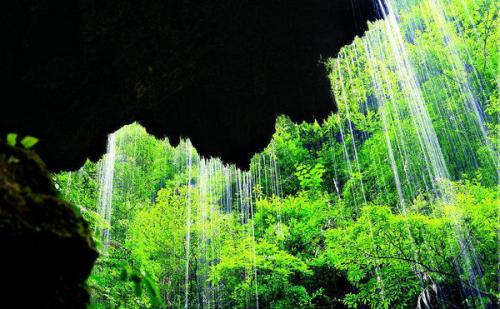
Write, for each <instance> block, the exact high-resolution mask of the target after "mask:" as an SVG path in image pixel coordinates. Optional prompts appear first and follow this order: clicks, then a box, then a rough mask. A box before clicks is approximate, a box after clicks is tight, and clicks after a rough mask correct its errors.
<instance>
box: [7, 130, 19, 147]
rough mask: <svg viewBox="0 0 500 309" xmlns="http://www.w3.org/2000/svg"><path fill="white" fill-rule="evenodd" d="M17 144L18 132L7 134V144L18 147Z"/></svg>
mask: <svg viewBox="0 0 500 309" xmlns="http://www.w3.org/2000/svg"><path fill="white" fill-rule="evenodd" d="M16 144H17V134H16V133H9V134H7V145H9V146H11V147H16Z"/></svg>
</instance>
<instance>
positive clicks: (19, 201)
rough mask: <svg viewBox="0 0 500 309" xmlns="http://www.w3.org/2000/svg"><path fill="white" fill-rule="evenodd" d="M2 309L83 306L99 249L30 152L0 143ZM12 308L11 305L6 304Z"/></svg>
mask: <svg viewBox="0 0 500 309" xmlns="http://www.w3.org/2000/svg"><path fill="white" fill-rule="evenodd" d="M0 246H1V254H0V265H1V273H2V281H3V284H2V288H1V292H0V295H1V297H0V307H2V308H85V306H86V304H87V302H88V300H89V295H88V292H87V290H86V289H85V285H84V284H85V280H86V279H87V277H88V276H89V274H90V271H91V269H92V266H93V264H94V261H95V259H96V258H97V251H96V249H95V244H94V243H93V241H92V239H91V237H90V233H89V230H88V225H87V223H86V222H85V221H84V220H83V219H82V217H81V216H79V215H78V214H77V213H76V212H75V210H74V209H73V208H72V207H71V205H69V204H68V203H66V202H64V201H62V200H60V199H59V198H58V197H57V192H56V190H55V188H54V187H53V184H52V181H51V180H50V178H49V174H48V172H47V169H46V168H45V165H44V164H43V162H42V161H41V160H40V158H39V157H38V156H37V155H36V154H35V153H34V152H32V151H28V150H24V149H20V148H13V147H10V146H7V145H5V144H4V142H3V141H0ZM8 304H10V306H8Z"/></svg>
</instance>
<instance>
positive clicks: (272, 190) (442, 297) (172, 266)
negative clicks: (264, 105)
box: [7, 0, 500, 308]
mask: <svg viewBox="0 0 500 309" xmlns="http://www.w3.org/2000/svg"><path fill="white" fill-rule="evenodd" d="M437 2H439V3H440V4H441V5H442V6H443V8H442V9H443V10H444V11H445V12H446V14H447V17H446V18H444V19H442V18H441V17H442V16H441V15H440V14H439V7H436V6H435V4H436V1H426V0H415V1H403V2H397V3H396V4H395V5H396V7H395V9H396V10H397V11H398V22H399V24H400V27H401V31H402V35H403V36H404V47H405V49H406V51H407V53H408V55H409V57H410V59H409V61H410V62H412V65H413V67H414V69H415V79H416V83H417V84H418V85H419V86H420V88H419V91H420V92H421V95H422V97H423V100H424V101H425V102H426V108H427V109H428V113H429V117H430V121H432V124H433V126H432V130H434V131H435V135H436V137H437V140H438V142H439V145H438V146H439V147H438V148H439V151H441V152H442V155H443V158H444V161H445V164H446V168H447V170H448V171H447V172H448V173H449V175H450V179H449V180H446V179H436V177H435V176H436V175H434V174H433V168H434V167H433V166H432V164H431V162H430V158H429V156H430V154H429V153H426V152H425V151H424V150H423V148H424V146H423V145H422V143H423V142H422V140H423V138H422V134H423V133H422V128H420V127H419V126H418V123H417V124H416V122H415V116H414V111H413V112H412V103H413V102H412V100H413V99H414V97H412V96H411V95H409V94H408V89H405V88H404V82H403V81H402V80H401V76H400V74H398V69H397V67H398V64H397V63H396V60H395V59H396V57H395V55H394V54H393V51H392V50H391V47H390V44H389V43H390V42H389V40H388V38H387V29H386V28H385V25H384V24H383V23H382V22H376V23H374V24H371V25H370V31H369V33H367V37H366V38H364V39H361V38H356V39H355V41H354V42H353V44H352V45H350V46H347V47H345V48H344V49H343V50H342V52H341V53H340V54H339V58H338V59H330V60H329V61H327V67H328V70H329V78H330V80H331V84H332V92H333V94H334V95H335V98H336V102H337V105H338V113H337V114H335V115H331V116H330V117H328V118H327V119H325V120H324V121H323V122H322V123H319V122H317V121H315V122H312V123H300V124H297V123H293V122H292V121H291V120H290V119H289V118H287V117H284V116H281V117H278V119H277V121H276V132H275V134H274V135H273V138H272V141H271V143H270V144H269V146H268V147H266V149H264V150H263V152H261V153H259V154H256V155H255V156H254V158H253V159H252V162H251V165H250V171H251V173H252V176H253V178H252V179H251V184H252V185H253V186H252V187H251V188H250V189H249V192H248V193H249V194H252V197H253V199H252V202H253V203H251V208H250V207H247V206H245V207H247V208H245V207H243V206H242V205H243V204H245V203H244V202H243V200H244V199H245V198H246V199H249V198H248V196H246V197H245V196H242V195H241V192H240V193H238V194H239V195H238V194H236V193H235V192H236V191H237V188H238V186H241V185H242V182H241V175H242V174H243V173H241V172H239V174H234V175H238V176H234V177H233V178H224V173H226V172H227V171H228V170H229V169H231V168H234V167H227V166H226V167H225V168H226V170H224V169H221V170H211V171H210V172H209V175H201V164H202V161H203V160H202V158H200V156H199V155H198V154H196V152H195V151H193V154H192V157H191V158H189V155H188V151H187V149H188V148H189V142H186V141H182V142H181V143H180V144H179V146H177V147H172V146H171V145H170V144H169V142H168V141H167V140H157V139H155V138H154V137H152V136H150V135H148V134H147V132H146V131H145V129H144V128H142V127H140V126H139V125H138V124H132V125H130V126H127V127H124V128H122V129H121V130H119V131H118V132H116V133H115V135H116V152H117V157H116V162H115V165H114V166H115V168H114V183H113V198H112V204H113V214H112V219H111V226H107V223H106V220H104V218H102V217H101V216H100V215H99V213H100V209H98V206H99V205H98V202H97V201H98V199H99V195H100V184H99V177H100V171H101V170H102V164H103V163H102V161H101V162H97V163H93V162H86V163H85V165H84V166H83V167H82V168H81V169H80V170H79V171H75V172H68V173H61V174H58V175H56V177H55V178H56V179H55V183H56V185H57V186H58V187H59V189H60V191H61V194H62V195H63V196H64V197H65V198H67V199H68V200H70V201H72V202H73V203H74V204H75V205H76V206H77V207H78V208H79V209H80V211H81V213H82V215H83V216H84V217H85V218H86V219H87V220H88V221H89V223H90V226H91V229H93V230H95V231H96V232H98V231H99V230H100V229H102V228H104V227H107V228H110V229H111V235H112V241H111V244H110V246H109V248H108V249H107V251H105V250H104V249H103V248H102V249H101V251H102V255H101V257H100V258H99V260H98V262H97V265H96V267H95V268H94V270H93V273H92V275H91V277H90V278H89V280H88V285H89V287H90V289H91V292H92V301H93V306H94V307H96V308H156V307H166V308H180V307H184V306H185V304H186V303H187V304H188V306H189V307H192V308H201V307H227V308H248V307H254V306H255V305H256V302H257V299H258V301H259V305H260V307H261V308H332V307H342V306H347V307H351V308H357V307H363V306H369V307H373V308H409V307H417V306H418V305H422V298H423V297H424V296H425V295H427V297H428V301H430V302H431V306H436V307H438V306H442V307H453V306H455V307H463V306H472V307H481V304H480V303H478V302H477V301H478V299H479V300H481V301H482V302H483V303H482V304H483V305H487V304H489V305H493V304H496V303H497V302H498V297H497V295H498V286H497V280H498V277H497V274H498V256H497V250H498V233H497V230H498V220H497V219H498V204H499V203H500V200H499V190H498V154H496V155H495V154H492V151H493V152H497V153H498V151H497V150H498V147H499V141H498V138H497V136H495V132H498V129H499V127H500V125H499V122H498V120H499V117H498V115H499V112H500V101H499V95H498V94H499V92H498V89H497V79H498V78H497V77H498V57H496V55H498V48H499V46H498V44H497V42H496V41H495V38H497V37H498V31H499V29H498V27H495V26H494V25H495V21H496V20H497V15H498V7H497V5H496V3H495V1H492V0H465V1H458V0H450V1H437ZM368 45H370V46H368ZM371 45H373V46H371ZM457 59H458V60H457ZM379 79H380V80H379ZM375 85H376V86H377V87H375ZM305 104H306V103H305ZM473 104H477V105H479V106H480V107H481V108H482V110H484V115H482V118H483V119H484V125H485V128H486V129H487V131H485V132H486V135H487V137H488V139H485V137H484V135H483V132H482V131H481V130H480V127H479V126H478V124H477V118H476V117H477V115H476V114H475V112H474V110H473V108H472V107H471V106H473ZM26 138H27V137H26ZM26 138H25V139H26ZM25 139H23V141H25ZM16 141H17V135H10V137H7V143H8V144H12V146H14V145H16ZM23 141H21V143H22V144H23V145H24V147H25V148H27V149H28V148H30V147H32V146H33V145H34V144H35V143H36V139H28V140H26V141H25V142H23ZM486 141H489V143H487V142H486ZM431 155H434V154H431ZM189 162H191V163H192V164H191V166H190V167H189ZM12 163H15V162H12ZM202 177H209V179H210V181H211V183H212V187H209V188H205V187H203V185H202V183H203V181H201V178H202ZM238 177H240V182H238V179H234V178H238ZM221 179H224V180H225V181H226V182H224V183H223V182H221V181H220V180H221ZM247 181H249V182H250V180H247ZM204 182H205V183H206V182H207V179H205V180H204ZM443 188H445V189H443ZM207 196H208V197H207ZM229 202H231V203H229ZM245 202H247V204H248V201H245ZM228 204H231V207H228ZM245 205H246V204H245ZM96 236H97V237H96V240H97V241H99V237H98V234H97V235H96ZM188 240H189V245H188ZM187 253H189V257H188V254H187ZM474 264H477V265H480V266H479V268H480V269H479V270H477V269H475V266H474ZM123 265H127V266H125V268H124V266H123ZM186 279H188V280H187V281H186ZM477 279H478V280H477ZM435 290H437V291H438V292H436V291H435ZM186 295H187V302H186ZM466 302H467V304H466Z"/></svg>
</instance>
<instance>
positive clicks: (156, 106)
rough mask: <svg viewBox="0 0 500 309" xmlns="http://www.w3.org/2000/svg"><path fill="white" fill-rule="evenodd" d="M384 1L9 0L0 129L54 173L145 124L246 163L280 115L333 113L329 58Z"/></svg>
mask: <svg viewBox="0 0 500 309" xmlns="http://www.w3.org/2000/svg"><path fill="white" fill-rule="evenodd" d="M376 11H377V10H376V9H374V2H372V0H307V1H289V0H288V1H284V0H283V1H279V0H274V1H273V0H265V1H231V0H219V1H213V0H198V1H186V0H184V1H180V0H179V1H174V0H170V1H169V0H150V1H125V0H123V1H119V0H110V1H97V0H80V1H67V0H66V1H63V0H19V1H8V3H5V4H3V9H2V13H1V14H2V19H3V20H4V27H3V28H4V31H5V33H4V34H3V36H2V47H1V59H0V61H1V62H0V63H1V64H0V70H1V74H3V75H4V82H3V83H2V86H3V88H4V89H3V91H2V93H3V97H4V99H3V104H2V110H1V112H0V134H2V136H3V135H4V133H6V132H17V133H19V134H20V135H25V134H30V135H34V136H37V137H39V138H40V139H41V143H40V144H39V145H38V146H37V147H38V151H39V152H40V154H41V156H42V158H44V160H45V161H46V162H47V164H48V167H49V168H50V169H51V170H60V169H75V168H78V167H79V166H81V165H82V164H83V162H84V160H85V159H86V158H87V157H89V158H91V159H96V158H98V157H99V156H100V155H101V154H102V153H103V152H104V151H105V142H106V135H107V134H108V133H110V132H112V131H114V130H116V129H118V128H119V127H121V126H123V125H125V124H128V123H131V122H134V121H138V122H140V123H141V124H142V125H144V126H145V127H146V128H147V130H148V131H149V132H151V133H153V134H155V135H156V136H158V137H163V136H168V137H169V139H170V140H171V141H172V142H174V143H175V142H176V141H178V140H179V137H188V138H190V139H191V140H192V142H193V144H194V146H195V147H196V148H197V149H198V151H199V152H200V153H201V154H203V155H206V156H219V157H221V158H222V159H223V160H225V161H227V162H234V163H237V164H238V165H240V166H245V165H246V164H247V163H248V162H249V159H250V158H251V156H252V155H253V154H254V153H255V152H257V151H259V150H261V149H262V148H263V147H265V145H266V144H268V143H269V140H270V138H271V135H272V134H273V132H274V123H275V118H276V116H277V115H279V114H285V115H288V116H290V117H291V118H292V119H294V120H296V121H302V120H312V119H313V118H316V119H321V118H324V117H326V116H327V115H328V114H329V113H330V112H332V111H335V104H334V101H333V99H332V97H331V92H330V85H329V81H328V80H327V77H326V72H325V68H324V66H323V65H322V62H321V60H322V59H326V58H328V57H332V56H335V54H336V53H337V52H338V51H339V50H340V48H341V47H342V46H344V45H346V44H349V43H350V42H351V41H352V40H353V38H354V37H355V36H356V35H361V34H362V33H363V32H364V31H365V30H366V28H367V25H366V23H367V21H368V20H374V19H376V18H378V17H379V16H378V14H377V13H376Z"/></svg>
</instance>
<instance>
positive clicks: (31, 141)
mask: <svg viewBox="0 0 500 309" xmlns="http://www.w3.org/2000/svg"><path fill="white" fill-rule="evenodd" d="M36 144H38V138H36V137H33V136H29V135H28V136H25V137H23V139H22V140H21V145H23V147H24V149H31V148H33V146H35V145H36Z"/></svg>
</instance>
